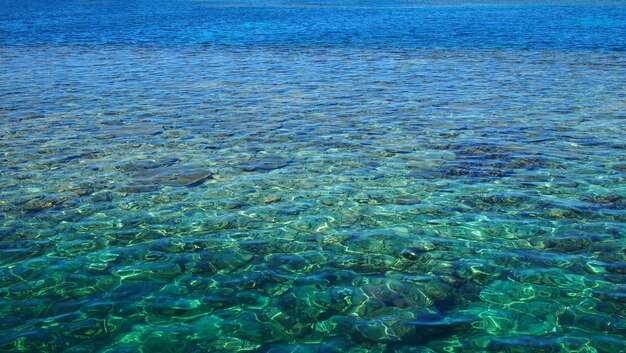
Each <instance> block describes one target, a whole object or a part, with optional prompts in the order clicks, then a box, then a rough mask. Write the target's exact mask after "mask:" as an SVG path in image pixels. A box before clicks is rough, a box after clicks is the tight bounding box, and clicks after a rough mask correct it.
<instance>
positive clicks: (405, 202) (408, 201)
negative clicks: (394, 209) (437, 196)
mask: <svg viewBox="0 0 626 353" xmlns="http://www.w3.org/2000/svg"><path fill="white" fill-rule="evenodd" d="M420 202H422V200H420V199H419V198H417V197H410V196H402V197H397V198H394V199H393V201H392V203H393V204H394V205H401V206H411V205H417V204H418V203H420Z"/></svg>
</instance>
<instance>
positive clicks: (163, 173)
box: [132, 165, 213, 187]
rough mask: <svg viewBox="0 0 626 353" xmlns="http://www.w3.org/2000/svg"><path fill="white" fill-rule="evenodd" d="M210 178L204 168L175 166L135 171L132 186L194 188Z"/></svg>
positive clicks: (210, 173) (211, 174)
mask: <svg viewBox="0 0 626 353" xmlns="http://www.w3.org/2000/svg"><path fill="white" fill-rule="evenodd" d="M212 178H213V173H212V172H211V171H209V170H207V169H206V168H199V167H188V166H183V165H175V166H172V167H166V168H156V169H145V170H140V171H137V172H135V173H133V174H132V180H133V183H132V186H135V187H136V186H137V185H139V186H176V187H196V186H200V185H202V184H204V182H205V181H207V180H209V179H212Z"/></svg>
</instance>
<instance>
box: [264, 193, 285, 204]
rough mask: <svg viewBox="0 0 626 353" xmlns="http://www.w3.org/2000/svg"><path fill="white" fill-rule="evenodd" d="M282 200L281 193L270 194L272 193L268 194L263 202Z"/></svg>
mask: <svg viewBox="0 0 626 353" xmlns="http://www.w3.org/2000/svg"><path fill="white" fill-rule="evenodd" d="M280 200H281V197H280V195H277V194H270V195H267V196H266V197H265V198H264V199H263V202H265V203H274V202H278V201H280Z"/></svg>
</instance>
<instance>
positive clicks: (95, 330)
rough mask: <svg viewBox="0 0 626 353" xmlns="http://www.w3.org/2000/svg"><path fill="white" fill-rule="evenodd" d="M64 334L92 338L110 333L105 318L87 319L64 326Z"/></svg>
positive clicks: (84, 338) (79, 337)
mask: <svg viewBox="0 0 626 353" xmlns="http://www.w3.org/2000/svg"><path fill="white" fill-rule="evenodd" d="M61 334H62V335H64V336H67V337H72V338H78V339H83V340H86V339H92V338H95V337H100V336H103V335H107V334H109V329H108V327H107V322H106V321H105V320H95V319H87V320H83V321H78V322H73V323H71V324H68V325H65V327H63V331H62V332H61Z"/></svg>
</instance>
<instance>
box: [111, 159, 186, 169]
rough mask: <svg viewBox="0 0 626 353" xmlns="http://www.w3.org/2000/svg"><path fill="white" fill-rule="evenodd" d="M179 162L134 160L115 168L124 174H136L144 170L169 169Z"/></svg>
mask: <svg viewBox="0 0 626 353" xmlns="http://www.w3.org/2000/svg"><path fill="white" fill-rule="evenodd" d="M178 162H180V159H179V158H176V157H171V158H161V159H157V160H136V161H132V162H127V163H122V164H119V165H117V166H116V167H115V169H117V170H121V171H124V172H137V171H141V170H145V169H157V168H163V167H170V166H172V165H174V164H176V163H178Z"/></svg>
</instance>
